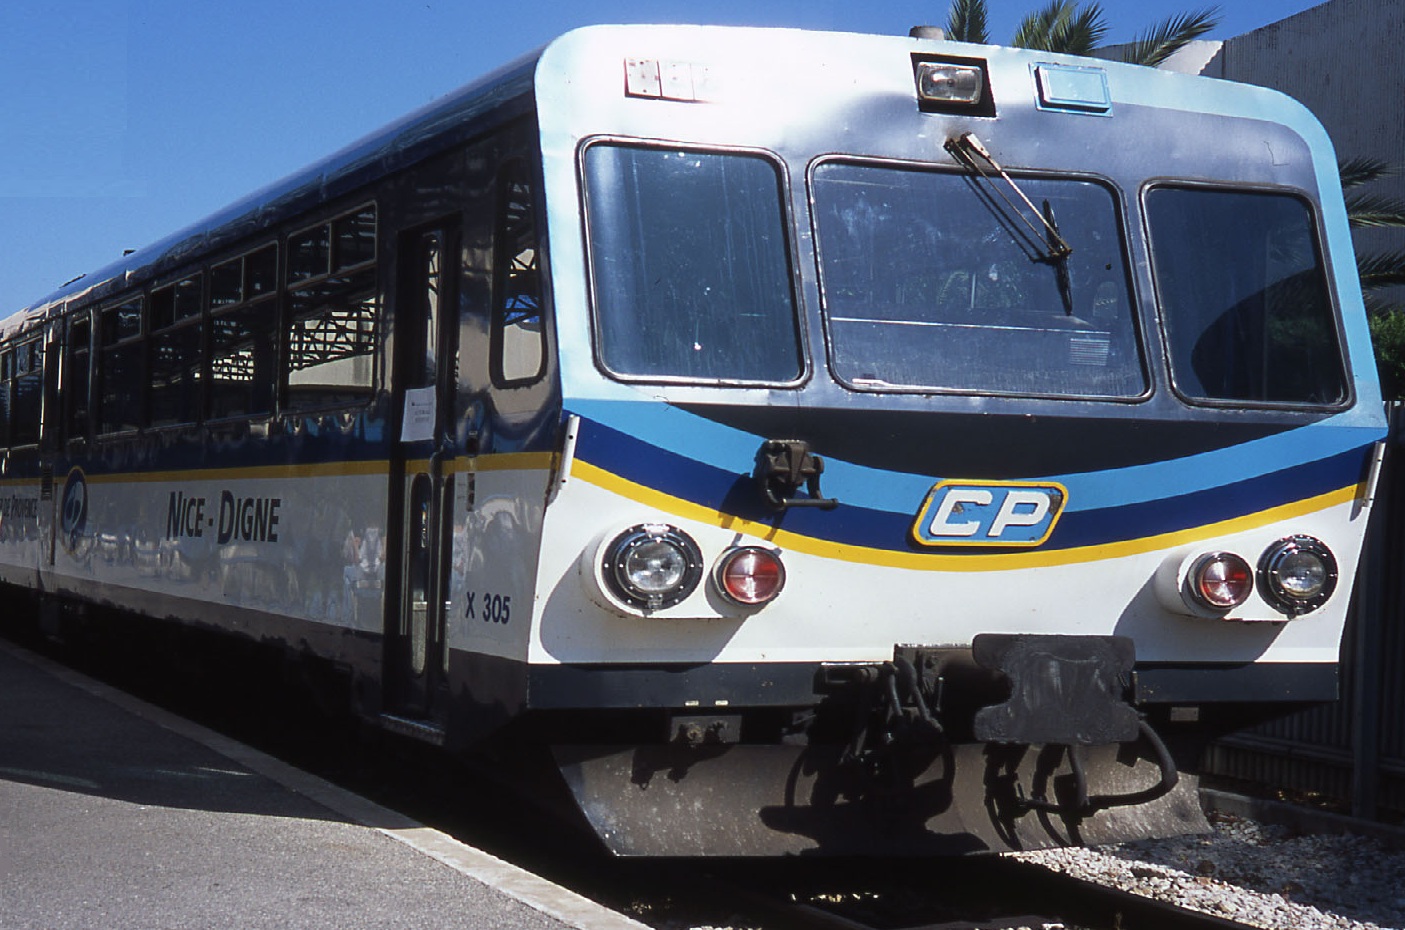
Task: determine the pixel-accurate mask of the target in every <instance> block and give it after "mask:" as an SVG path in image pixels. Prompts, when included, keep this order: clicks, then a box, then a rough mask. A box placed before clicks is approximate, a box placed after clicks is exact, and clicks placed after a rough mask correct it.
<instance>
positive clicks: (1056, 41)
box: [946, 0, 1219, 67]
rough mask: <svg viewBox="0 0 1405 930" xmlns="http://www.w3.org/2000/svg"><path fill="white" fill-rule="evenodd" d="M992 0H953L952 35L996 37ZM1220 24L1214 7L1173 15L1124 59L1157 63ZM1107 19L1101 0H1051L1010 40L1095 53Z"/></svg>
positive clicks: (1124, 54) (978, 38) (949, 20)
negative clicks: (991, 24) (990, 25)
mask: <svg viewBox="0 0 1405 930" xmlns="http://www.w3.org/2000/svg"><path fill="white" fill-rule="evenodd" d="M986 22H987V8H986V0H952V4H951V10H950V12H949V14H948V16H947V30H946V31H947V35H949V36H951V38H953V39H955V40H957V41H959V42H978V43H981V44H985V43H988V42H990V33H989V31H988V30H987V27H986ZM1217 25H1219V11H1218V10H1217V9H1215V8H1213V7H1211V8H1209V9H1205V10H1197V11H1195V12H1192V13H1182V14H1179V15H1176V16H1171V17H1169V18H1167V19H1165V20H1163V21H1162V22H1160V23H1157V24H1155V25H1154V26H1152V28H1150V29H1148V30H1147V31H1146V32H1144V33H1142V34H1141V35H1139V36H1138V37H1137V38H1136V39H1135V40H1133V41H1132V42H1131V44H1129V45H1126V46H1124V47H1123V49H1122V60H1123V61H1125V62H1129V63H1131V64H1135V65H1148V66H1150V67H1155V66H1156V65H1159V64H1161V63H1162V62H1164V61H1165V60H1166V59H1167V58H1170V57H1171V56H1172V55H1174V54H1175V53H1176V52H1177V51H1179V50H1180V49H1182V48H1184V47H1185V46H1186V44H1188V43H1189V42H1191V41H1193V40H1195V39H1198V38H1200V37H1201V36H1203V35H1204V34H1205V33H1207V32H1209V31H1210V30H1211V29H1214V28H1215V26H1217ZM1106 35H1107V21H1106V20H1105V19H1104V18H1103V10H1102V6H1101V5H1100V4H1098V3H1080V2H1077V0H1050V3H1049V5H1048V6H1046V7H1045V8H1044V9H1042V10H1038V11H1036V12H1033V13H1030V14H1029V15H1028V16H1026V17H1025V18H1024V19H1023V20H1022V21H1021V22H1020V25H1019V28H1018V29H1017V30H1015V36H1014V38H1013V39H1011V41H1010V44H1011V45H1013V46H1015V47H1016V48H1033V49H1039V50H1041V51H1046V52H1063V53H1065V54H1069V55H1091V54H1093V52H1095V51H1097V50H1098V49H1099V48H1101V47H1102V43H1103V39H1104V37H1106Z"/></svg>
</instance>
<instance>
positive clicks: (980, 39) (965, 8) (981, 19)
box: [946, 0, 990, 45]
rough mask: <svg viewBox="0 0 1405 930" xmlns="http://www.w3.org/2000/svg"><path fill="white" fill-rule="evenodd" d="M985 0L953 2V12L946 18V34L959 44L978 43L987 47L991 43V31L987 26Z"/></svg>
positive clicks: (952, 0) (957, 0)
mask: <svg viewBox="0 0 1405 930" xmlns="http://www.w3.org/2000/svg"><path fill="white" fill-rule="evenodd" d="M986 12H987V10H986V4H985V0H951V10H950V11H949V12H948V13H947V17H946V34H947V36H948V37H949V38H952V39H955V40H956V41H957V42H976V43H979V44H981V45H986V44H988V43H989V42H990V30H989V28H988V27H987V25H986Z"/></svg>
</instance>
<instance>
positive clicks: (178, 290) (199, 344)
mask: <svg viewBox="0 0 1405 930" xmlns="http://www.w3.org/2000/svg"><path fill="white" fill-rule="evenodd" d="M202 286H203V277H202V276H201V275H194V276H192V277H189V278H186V279H184V280H182V281H180V282H178V283H176V284H171V285H168V286H166V287H163V288H158V289H156V290H154V291H152V292H151V359H150V365H151V425H152V426H170V425H173V424H178V423H195V422H198V421H199V419H200V405H201V389H202V388H203V387H204V377H203V374H202V369H203V367H204V366H203V353H204V344H203V343H204V340H203V324H204V319H203V316H202V313H201V310H202V304H203V299H204V294H203V291H202Z"/></svg>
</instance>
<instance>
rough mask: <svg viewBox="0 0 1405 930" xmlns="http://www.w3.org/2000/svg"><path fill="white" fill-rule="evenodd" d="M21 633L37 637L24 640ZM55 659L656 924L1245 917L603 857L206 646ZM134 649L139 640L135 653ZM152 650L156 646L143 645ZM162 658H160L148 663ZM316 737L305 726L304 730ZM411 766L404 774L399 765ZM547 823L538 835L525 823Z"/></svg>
mask: <svg viewBox="0 0 1405 930" xmlns="http://www.w3.org/2000/svg"><path fill="white" fill-rule="evenodd" d="M27 645H29V646H31V647H33V646H36V645H42V644H38V643H35V642H33V641H30V642H29V643H27ZM46 651H48V652H49V653H50V655H51V656H52V657H53V658H56V659H58V660H59V661H68V662H70V664H72V665H74V666H75V667H78V668H80V669H81V670H82V671H84V672H86V673H88V674H92V675H94V676H96V677H101V678H104V679H105V680H107V681H109V682H110V683H112V684H114V685H116V686H118V687H122V688H124V689H126V690H129V691H131V692H133V693H135V694H137V695H138V696H140V697H142V698H144V699H146V700H150V701H152V702H154V703H158V704H161V705H162V706H165V707H166V708H167V709H168V710H171V711H173V712H175V713H178V714H181V715H183V716H187V717H191V718H192V719H197V720H199V721H200V722H202V723H204V724H206V725H209V726H212V727H213V728H215V729H219V730H222V731H224V732H226V733H228V734H229V735H231V736H233V737H235V738H237V739H240V740H242V741H245V742H249V743H251V744H254V745H256V746H257V747H258V748H259V749H261V750H263V751H265V752H269V753H270V754H273V755H276V756H279V757H281V758H283V759H285V760H286V761H289V762H291V763H293V764H295V765H298V766H299V767H302V768H305V769H308V770H311V771H313V772H315V773H316V774H318V775H320V776H322V777H324V778H327V779H328V780H331V781H334V782H337V783H338V784H341V785H342V786H343V787H346V788H349V789H351V790H353V791H356V792H358V793H361V794H364V795H367V796H370V797H373V798H374V799H375V800H377V801H378V802H380V803H381V804H384V805H386V806H388V807H391V808H393V809H396V810H400V811H402V812H405V813H407V814H409V815H411V816H414V817H416V818H417V819H419V820H422V821H424V822H426V823H428V824H430V825H432V826H435V827H436V828H438V829H441V830H443V831H445V832H447V833H449V834H451V835H454V836H456V837H457V838H459V839H461V840H463V841H465V842H468V843H470V844H472V845H475V846H479V847H482V848H486V849H488V850H489V851H490V852H492V853H493V854H495V855H498V856H500V857H502V858H504V859H507V860H509V861H512V862H514V863H516V864H518V865H521V866H523V867H525V868H528V869H530V870H532V871H535V872H539V873H542V874H545V875H547V876H548V877H550V878H552V879H553V880H555V881H558V882H559V883H561V884H563V885H566V886H567V887H570V888H572V890H574V891H576V892H578V893H580V894H583V895H585V896H587V897H591V898H594V899H596V900H599V901H601V902H602V903H606V904H608V905H609V906H612V907H614V908H615V909H617V910H620V911H623V912H626V913H629V914H630V915H631V916H634V917H635V918H637V919H639V920H640V921H641V922H643V923H646V924H648V925H650V926H652V927H655V928H658V930H691V928H696V927H737V928H746V930H957V928H972V930H975V928H980V930H1006V928H1009V930H1014V928H1035V930H1043V928H1056V927H1057V928H1066V930H1075V928H1076V930H1163V928H1165V930H1202V928H1203V930H1239V928H1248V927H1251V926H1253V925H1249V924H1243V923H1238V922H1235V921H1233V920H1229V919H1227V918H1224V917H1217V916H1213V915H1208V914H1204V913H1201V912H1198V911H1191V910H1186V909H1183V908H1178V907H1174V906H1172V905H1169V904H1165V903H1162V902H1159V901H1155V900H1153V899H1150V898H1147V897H1143V896H1141V895H1136V894H1132V893H1129V892H1124V891H1121V890H1118V889H1114V888H1110V887H1106V886H1102V885H1098V884H1095V883H1092V882H1088V881H1084V880H1080V879H1075V878H1072V877H1069V876H1065V875H1061V874H1058V873H1056V872H1052V871H1050V870H1048V869H1045V868H1043V867H1041V866H1038V865H1036V864H1032V863H1025V862H1020V861H1017V860H1014V859H1010V858H1005V857H981V858H968V859H955V860H891V861H890V860H872V859H865V860H828V859H812V860H807V859H788V860H756V861H752V860H746V861H742V860H734V861H717V862H714V861H708V862H705V863H698V862H682V861H667V860H662V861H647V860H643V861H641V860H618V859H610V858H608V857H606V856H604V855H603V854H600V853H599V852H598V850H597V849H596V847H595V846H594V842H593V838H592V837H588V836H586V835H585V834H584V833H582V834H580V835H575V834H572V833H570V832H569V831H563V830H562V829H561V825H560V824H559V823H558V822H555V821H553V820H552V819H551V818H550V817H549V816H547V815H545V814H543V813H542V812H541V811H538V810H535V809H533V808H531V807H527V806H521V805H511V806H507V805H504V804H502V803H501V798H500V796H498V795H494V794H493V793H492V792H493V790H494V789H493V787H492V786H491V785H490V784H488V783H486V782H483V781H481V780H478V779H477V777H476V776H475V774H474V773H473V772H472V771H470V770H465V769H464V768H463V767H462V766H461V765H460V764H459V763H457V762H455V761H454V760H453V759H451V758H449V757H446V756H444V755H443V754H442V753H437V752H433V751H430V750H429V749H428V748H427V747H423V746H421V745H419V744H415V743H410V742H406V741H402V740H399V739H396V738H391V737H386V738H382V739H377V740H374V741H372V742H370V743H367V742H365V741H361V742H357V743H356V744H355V745H348V744H346V743H344V742H339V741H337V740H336V739H335V738H331V739H329V738H327V735H328V734H336V733H341V734H347V733H351V732H353V731H354V729H355V727H354V726H352V725H350V724H349V723H348V722H347V721H345V720H339V721H332V722H331V725H329V726H328V725H323V724H320V723H318V722H317V721H318V718H319V716H320V714H321V712H320V711H319V710H318V709H317V708H316V707H314V706H308V704H307V703H306V702H305V701H304V700H303V699H300V698H298V697H297V696H296V695H295V694H286V693H282V692H281V691H280V693H278V694H273V695H270V694H268V693H267V685H266V684H265V685H263V686H262V690H263V691H264V694H263V697H264V698H265V701H272V702H273V703H274V704H276V705H278V706H280V707H282V708H283V709H284V710H285V713H284V714H283V715H282V725H281V726H279V727H277V728H270V727H269V726H268V725H267V716H268V714H267V711H268V704H267V703H264V704H263V705H262V706H259V704H257V703H256V702H240V701H238V700H230V698H231V692H230V691H229V690H227V689H226V688H223V687H221V686H220V684H219V683H218V682H219V678H218V676H217V675H216V674H213V672H215V671H216V669H215V668H214V667H210V668H201V667H200V665H201V664H202V663H204V662H206V661H209V662H211V663H212V664H213V666H218V665H219V664H220V659H219V657H217V656H216V657H202V656H200V655H199V653H191V652H186V653H184V654H183V657H182V658H183V660H185V670H186V675H185V676H184V678H183V680H182V682H180V683H179V686H177V687H173V686H172V684H171V682H170V681H169V679H165V680H163V679H162V678H160V677H159V676H158V675H156V674H154V672H156V671H158V670H159V667H160V666H158V668H157V669H143V668H142V667H141V665H140V661H141V660H140V658H139V656H140V655H141V653H139V652H127V651H124V652H123V653H122V654H120V655H119V656H118V657H117V658H116V660H115V661H113V660H112V657H111V656H110V655H109V656H107V657H104V656H103V655H102V654H99V653H95V652H91V651H84V650H71V649H61V650H57V651H56V650H54V649H52V648H50V649H48V650H46ZM147 655H148V657H149V655H150V654H147ZM152 661H154V662H159V660H158V659H152ZM164 667H165V668H167V669H169V667H170V666H169V664H167V665H165V666H164ZM313 732H316V733H321V734H322V737H323V738H320V739H315V738H311V739H310V738H306V737H307V736H308V734H309V733H313ZM407 773H414V777H413V778H410V777H407ZM544 836H550V837H551V841H550V842H542V840H541V838H542V837H544Z"/></svg>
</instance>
